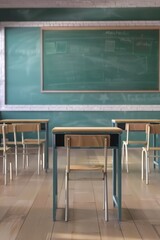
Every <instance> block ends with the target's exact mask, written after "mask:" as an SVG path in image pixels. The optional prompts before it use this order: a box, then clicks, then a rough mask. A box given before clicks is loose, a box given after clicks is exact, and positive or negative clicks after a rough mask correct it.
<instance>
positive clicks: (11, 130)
mask: <svg viewBox="0 0 160 240" xmlns="http://www.w3.org/2000/svg"><path fill="white" fill-rule="evenodd" d="M5 125H6V127H7V133H6V134H7V139H6V145H7V146H9V147H10V148H11V149H12V148H14V155H15V174H16V176H17V174H18V147H22V141H21V139H19V140H18V138H17V133H18V129H17V124H10V123H9V124H5ZM8 135H9V136H8ZM11 135H12V136H11ZM23 157H24V156H23Z"/></svg>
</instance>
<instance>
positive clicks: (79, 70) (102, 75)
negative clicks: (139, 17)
mask: <svg viewBox="0 0 160 240" xmlns="http://www.w3.org/2000/svg"><path fill="white" fill-rule="evenodd" d="M158 36H159V33H158V31H157V30H143V31H142V30H44V31H43V32H42V38H43V39H42V40H43V41H42V42H43V50H42V53H43V54H42V58H43V71H42V72H43V76H42V78H43V81H42V82H43V83H42V85H43V86H42V89H43V91H117V90H118V91H121V90H124V91H130V90H131V91H132V90H133V91H139V90H140V91H148V90H153V91H154V90H158V86H159V84H158V75H159V74H158Z"/></svg>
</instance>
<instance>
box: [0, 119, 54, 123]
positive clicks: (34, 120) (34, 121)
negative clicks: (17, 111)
mask: <svg viewBox="0 0 160 240" xmlns="http://www.w3.org/2000/svg"><path fill="white" fill-rule="evenodd" d="M47 122H49V119H1V120H0V123H47Z"/></svg>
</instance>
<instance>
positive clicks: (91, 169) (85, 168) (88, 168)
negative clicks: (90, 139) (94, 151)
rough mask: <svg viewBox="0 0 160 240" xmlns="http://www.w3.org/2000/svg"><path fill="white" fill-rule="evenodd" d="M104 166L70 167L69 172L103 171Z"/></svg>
mask: <svg viewBox="0 0 160 240" xmlns="http://www.w3.org/2000/svg"><path fill="white" fill-rule="evenodd" d="M103 169H104V166H103V165H102V164H94V165H91V164H88V165H78V164H76V165H70V170H71V171H77V170H78V171H98V170H99V171H103Z"/></svg>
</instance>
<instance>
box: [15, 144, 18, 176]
mask: <svg viewBox="0 0 160 240" xmlns="http://www.w3.org/2000/svg"><path fill="white" fill-rule="evenodd" d="M15 171H16V176H17V174H18V149H17V146H15Z"/></svg>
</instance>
